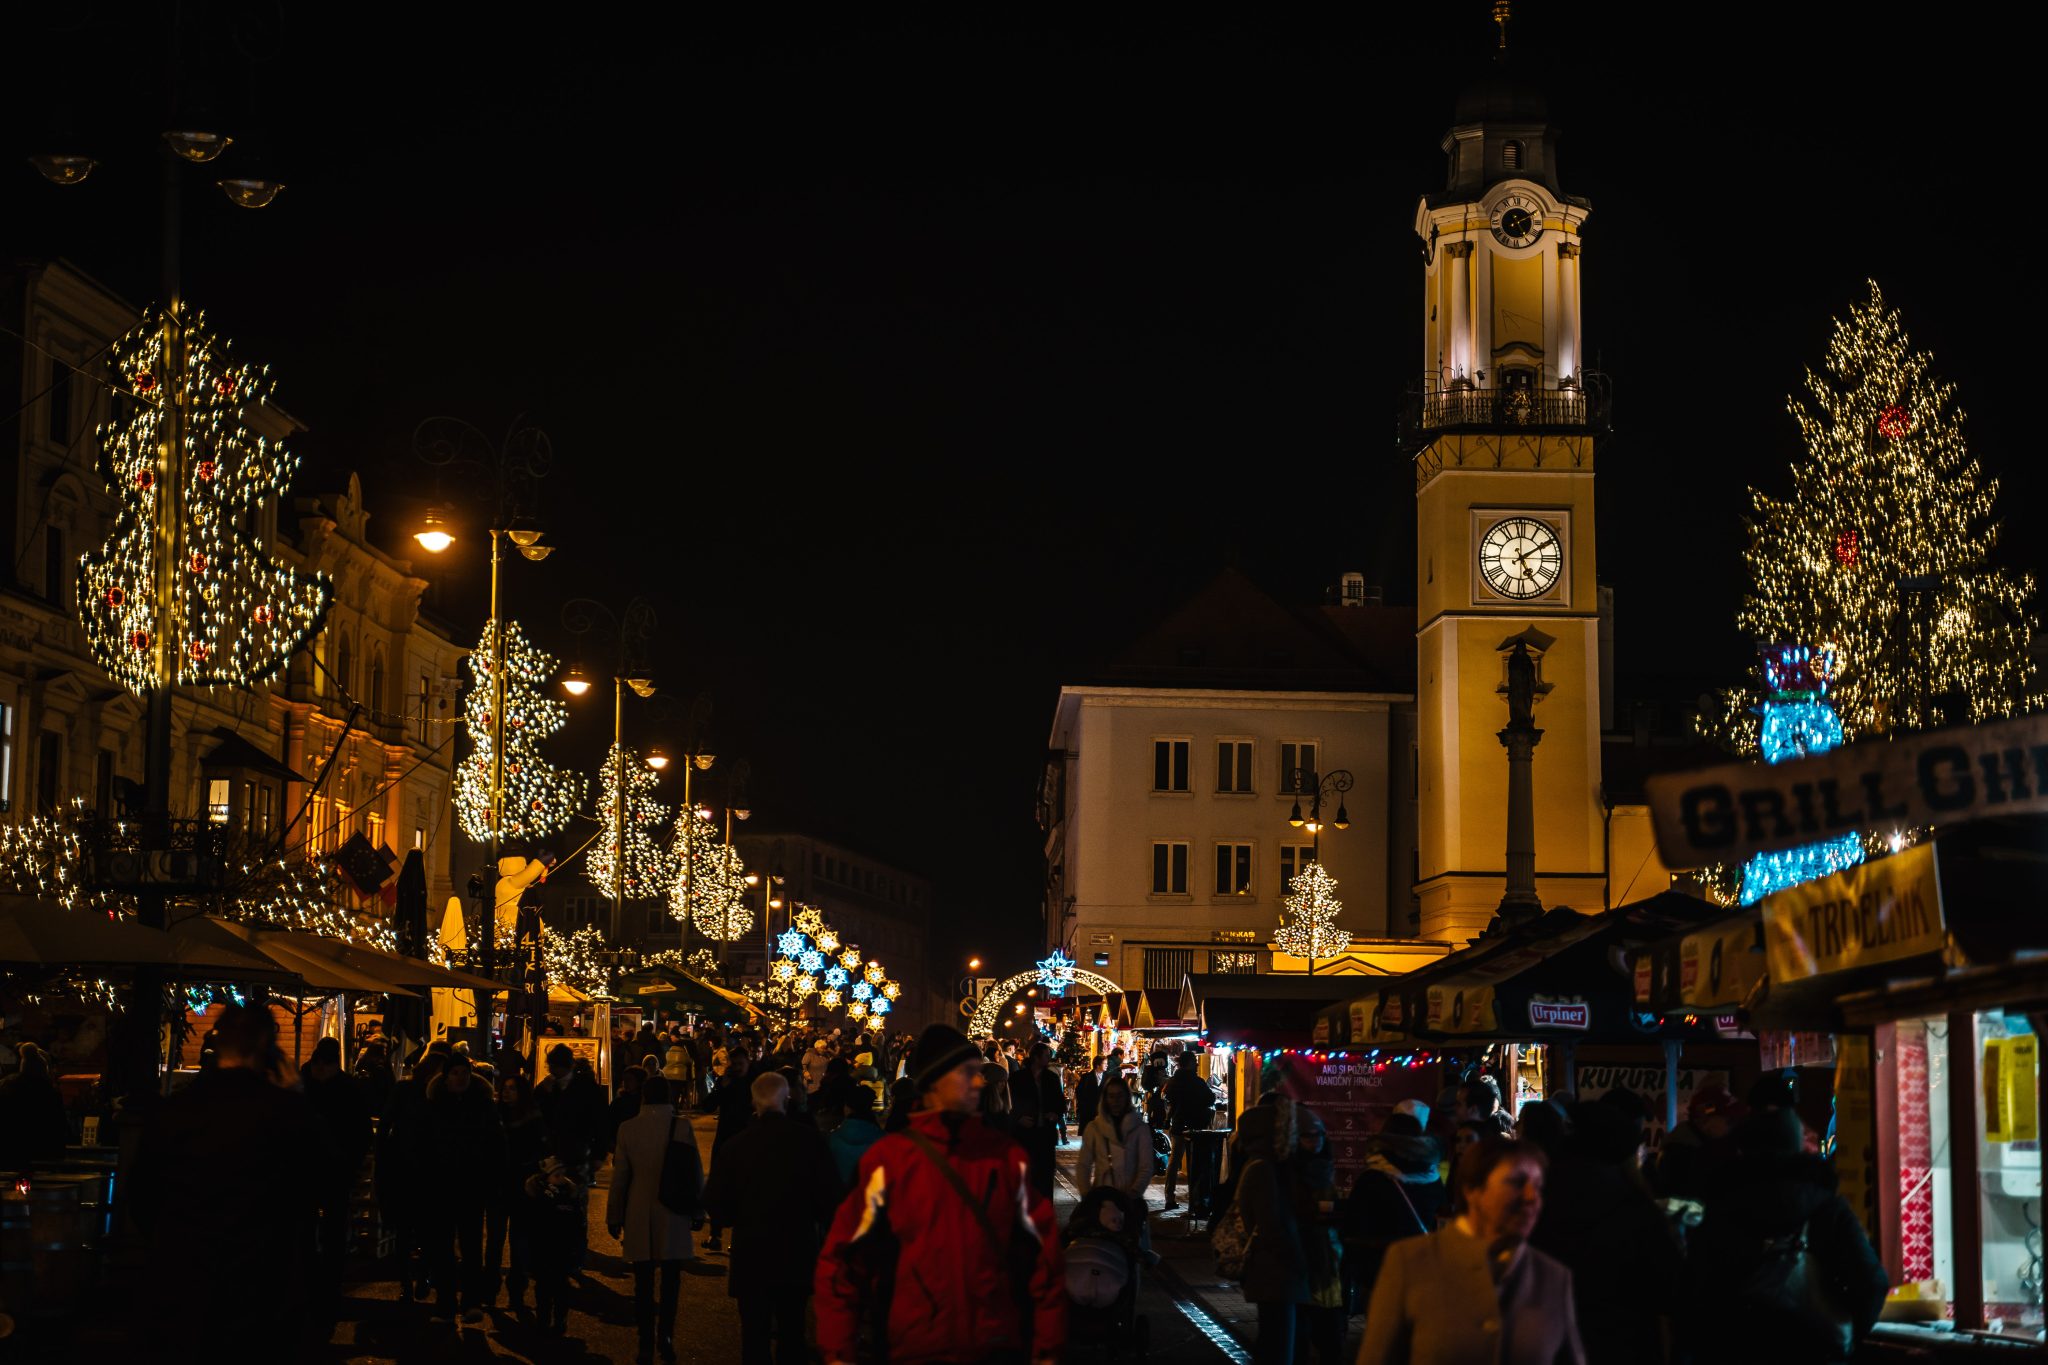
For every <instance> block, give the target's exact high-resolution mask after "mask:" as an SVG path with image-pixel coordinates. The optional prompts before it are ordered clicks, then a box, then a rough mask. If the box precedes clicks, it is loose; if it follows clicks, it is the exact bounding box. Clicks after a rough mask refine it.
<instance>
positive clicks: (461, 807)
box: [455, 621, 585, 844]
mask: <svg viewBox="0 0 2048 1365" xmlns="http://www.w3.org/2000/svg"><path fill="white" fill-rule="evenodd" d="M494 645H495V640H494V638H493V636H492V631H491V626H490V625H489V624H488V623H486V624H485V626H484V633H483V637H482V638H481V639H479V640H478V641H477V645H476V648H475V649H473V650H471V651H470V655H469V676H470V684H469V695H468V697H467V698H466V699H465V700H464V701H463V704H462V725H463V730H464V732H465V733H466V734H467V735H468V737H469V745H470V752H469V756H468V757H466V758H464V759H463V760H462V763H461V765H460V766H458V767H457V768H456V770H455V809H456V813H457V816H458V817H459V818H460V820H461V822H462V832H463V833H464V834H465V835H467V836H468V837H469V838H470V840H471V841H472V842H474V843H479V844H487V843H489V842H490V841H491V691H492V688H491V663H492V658H493V656H494V654H495V648H494ZM555 667H556V660H555V658H554V656H552V655H550V654H548V653H547V652H546V651H544V650H541V649H538V648H536V647H535V646H534V645H533V643H532V642H531V641H529V640H528V639H527V638H526V634H525V632H524V631H522V630H520V628H519V623H518V622H517V621H508V622H506V623H505V771H504V778H503V781H504V784H505V790H504V796H505V816H504V828H503V829H502V830H500V831H499V833H500V835H501V836H502V837H503V838H505V839H525V840H533V839H545V838H547V837H548V836H549V835H551V834H559V833H560V832H561V831H563V830H565V829H567V828H568V827H569V820H570V817H571V816H573V815H574V814H575V813H576V808H577V807H578V806H580V805H582V804H583V797H584V792H585V787H584V781H583V777H582V775H581V774H580V773H574V772H570V771H568V770H566V769H563V768H557V767H555V766H554V765H553V764H551V763H549V762H548V761H547V760H546V759H544V758H542V757H541V754H540V745H541V741H543V740H545V739H547V738H548V737H549V736H550V735H553V734H554V733H555V732H556V731H558V730H560V729H561V728H562V727H563V726H564V725H566V724H568V723H569V708H568V707H566V706H564V705H563V704H562V703H561V702H560V701H558V700H556V699H555V698H554V697H552V696H549V695H548V685H549V683H550V681H551V680H552V679H553V678H554V676H555Z"/></svg>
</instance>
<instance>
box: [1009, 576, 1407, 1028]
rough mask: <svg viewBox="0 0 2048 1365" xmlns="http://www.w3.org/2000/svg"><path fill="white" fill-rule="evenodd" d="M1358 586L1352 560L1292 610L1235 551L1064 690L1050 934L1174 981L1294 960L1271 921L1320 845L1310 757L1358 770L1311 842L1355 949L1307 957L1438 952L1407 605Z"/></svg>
mask: <svg viewBox="0 0 2048 1365" xmlns="http://www.w3.org/2000/svg"><path fill="white" fill-rule="evenodd" d="M1363 588H1364V584H1363V580H1362V579H1360V578H1358V577H1357V576H1356V575H1353V576H1350V577H1348V578H1347V580H1346V588H1345V591H1344V593H1343V594H1342V597H1343V601H1342V602H1341V603H1340V604H1338V605H1332V606H1318V607H1311V608H1305V609H1290V608H1288V607H1286V606H1284V605H1282V604H1281V603H1279V602H1277V601H1275V600H1274V599H1273V598H1272V597H1270V596H1268V595H1267V594H1265V593H1264V592H1262V591H1261V590H1260V589H1259V588H1257V587H1256V586H1254V585H1253V584H1252V583H1251V582H1250V580H1248V579H1246V578H1245V577H1244V576H1243V575H1242V574H1240V573H1238V572H1236V571H1234V570H1227V571H1225V572H1224V573H1223V574H1221V575H1220V576H1219V577H1218V578H1216V579H1215V580H1214V581H1213V582H1212V583H1211V584H1210V585H1209V586H1208V587H1207V588H1205V589H1204V590H1203V591H1202V592H1201V593H1199V594H1197V595H1196V596H1195V597H1194V598H1193V599H1191V600H1190V601H1189V602H1187V603H1186V604H1185V605H1184V606H1182V607H1181V608H1180V609H1179V610H1178V611H1176V612H1175V613H1174V614H1173V615H1171V616H1170V617H1169V618H1168V619H1167V620H1166V621H1165V622H1163V623H1162V624H1161V625H1159V626H1158V627H1157V628H1156V629H1154V630H1153V631H1152V632H1150V633H1149V634H1148V635H1146V636H1145V637H1144V638H1143V639H1141V640H1139V641H1138V642H1137V643H1136V644H1134V645H1133V646H1132V647H1131V648H1130V649H1129V650H1127V651H1126V652H1125V653H1124V654H1123V655H1122V656H1120V657H1119V658H1118V659H1117V660H1116V661H1115V662H1114V663H1113V664H1111V666H1110V667H1109V668H1108V669H1107V670H1105V672H1104V675H1103V677H1102V678H1101V680H1100V681H1099V682H1097V683H1094V684H1089V685H1082V686H1071V687H1063V688H1061V689H1060V697H1059V705H1058V709H1057V711H1056V713H1055V715H1054V718H1053V726H1052V735H1051V740H1050V752H1049V753H1048V755H1047V763H1046V772H1045V784H1044V789H1043V791H1042V793H1041V799H1040V824H1041V826H1042V827H1043V828H1044V830H1045V836H1046V841H1045V855H1046V870H1047V882H1046V886H1047V890H1046V895H1047V901H1046V928H1047V935H1048V938H1049V941H1050V942H1051V943H1052V944H1054V945H1055V946H1059V947H1063V948H1065V949H1066V951H1067V952H1069V953H1070V954H1072V955H1073V957H1074V958H1075V960H1076V961H1077V962H1078V963H1079V964H1080V965H1081V966H1083V967H1092V968H1093V969H1094V970H1096V971H1098V972H1101V973H1102V974H1104V975H1106V976H1109V977H1111V978H1113V979H1115V980H1116V981H1117V982H1119V983H1120V984H1122V985H1123V986H1125V987H1127V988H1140V987H1142V988H1145V989H1147V990H1148V991H1153V992H1163V993H1165V995H1164V998H1165V999H1174V998H1177V996H1178V992H1179V990H1180V985H1181V978H1182V977H1183V976H1185V975H1186V974H1188V973H1190V972H1194V973H1203V972H1263V971H1271V970H1274V969H1276V968H1278V969H1281V970H1295V971H1299V970H1303V969H1304V968H1305V967H1306V966H1307V964H1306V963H1305V962H1303V961H1302V960H1301V959H1298V958H1295V959H1289V958H1287V957H1286V956H1285V955H1283V954H1278V953H1276V952H1275V951H1274V949H1273V947H1272V938H1273V932H1274V930H1275V928H1276V927H1278V924H1279V922H1280V916H1281V904H1280V902H1281V896H1282V894H1283V893H1284V890H1285V886H1286V881H1287V879H1288V878H1289V877H1290V876H1292V875H1293V874H1294V872H1295V871H1296V870H1298V869H1299V868H1300V867H1301V865H1302V864H1303V863H1304V862H1306V861H1309V860H1310V859H1311V858H1312V857H1314V856H1315V853H1314V851H1313V850H1314V848H1315V845H1316V842H1317V841H1316V839H1315V838H1313V837H1312V836H1311V835H1310V834H1309V832H1308V831H1307V830H1306V829H1305V828H1297V827H1295V826H1293V825H1292V824H1290V822H1289V817H1290V815H1291V814H1292V813H1293V810H1294V807H1295V805H1296V802H1297V801H1300V803H1301V806H1302V812H1303V814H1304V815H1306V814H1308V813H1309V810H1310V806H1311V803H1310V801H1309V800H1307V799H1306V798H1302V797H1300V796H1299V795H1298V794H1297V792H1296V790H1295V785H1296V784H1295V779H1296V776H1297V774H1298V773H1299V771H1300V770H1304V769H1306V770H1310V771H1312V772H1314V773H1316V774H1317V775H1318V776H1319V777H1321V778H1323V779H1325V780H1327V779H1330V778H1332V777H1333V776H1334V775H1336V774H1338V773H1339V772H1343V773H1348V774H1349V775H1350V778H1351V787H1350V789H1349V791H1348V792H1345V793H1343V795H1342V797H1341V804H1342V805H1343V807H1344V814H1345V815H1347V816H1348V817H1349V819H1348V825H1349V827H1348V828H1346V829H1342V830H1339V829H1337V828H1335V823H1334V822H1335V820H1336V817H1337V813H1338V812H1337V806H1338V804H1339V800H1338V799H1334V798H1326V799H1325V802H1324V805H1323V818H1324V821H1325V827H1324V829H1323V831H1322V834H1321V851H1320V857H1321V861H1322V863H1323V865H1324V866H1325V867H1326V868H1327V869H1328V870H1329V871H1330V873H1331V875H1332V876H1334V877H1335V878H1336V879H1337V882H1338V887H1337V894H1338V896H1339V898H1340V899H1341V900H1342V901H1343V906H1344V908H1343V912H1342V914H1341V915H1340V917H1339V921H1338V922H1339V924H1340V926H1341V927H1342V928H1344V929H1346V930H1348V931H1349V932H1350V933H1351V934H1352V935H1353V938H1354V941H1355V943H1354V951H1353V953H1352V954H1349V955H1345V956H1343V957H1340V958H1339V959H1337V960H1334V961H1319V962H1318V964H1317V967H1316V969H1317V970H1318V971H1331V970H1336V971H1346V970H1348V971H1359V970H1371V969H1373V968H1374V967H1377V968H1382V969H1383V968H1386V967H1392V968H1393V969H1395V970H1401V969H1404V968H1405V966H1406V965H1408V964H1407V963H1406V962H1405V960H1404V959H1405V958H1407V957H1408V956H1410V955H1412V954H1415V953H1423V954H1426V955H1427V956H1428V957H1434V956H1436V955H1437V954H1438V953H1440V952H1441V951H1442V949H1441V947H1440V946H1432V945H1425V944H1420V943H1416V942H1414V941H1413V940H1412V938H1411V937H1410V936H1411V935H1412V934H1413V933H1414V898H1413V893H1412V887H1413V885H1414V881H1415V849H1416V839H1415V789H1414V772H1415V687H1414V681H1413V668H1414V657H1415V655H1414V613H1413V611H1412V610H1411V609H1409V608H1406V607H1392V608H1390V607H1385V606H1381V605H1378V604H1377V603H1376V602H1368V601H1367V600H1366V594H1365V592H1364V591H1363ZM1397 939H1398V940H1404V941H1403V942H1399V943H1394V942H1389V940H1397ZM1368 963H1371V964H1372V967H1368V966H1367V964H1368ZM1154 999H1155V1000H1158V999H1161V997H1160V996H1157V995H1155V996H1154Z"/></svg>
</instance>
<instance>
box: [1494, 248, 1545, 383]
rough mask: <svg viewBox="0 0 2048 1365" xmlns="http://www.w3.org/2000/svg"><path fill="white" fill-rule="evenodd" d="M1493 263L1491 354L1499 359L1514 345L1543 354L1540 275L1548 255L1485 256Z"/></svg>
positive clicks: (1541, 277) (1541, 279) (1541, 285)
mask: <svg viewBox="0 0 2048 1365" xmlns="http://www.w3.org/2000/svg"><path fill="white" fill-rule="evenodd" d="M1487 259H1488V260H1490V261H1491V262H1493V353H1494V354H1495V355H1496V356H1498V355H1500V354H1501V353H1502V352H1503V351H1505V350H1507V349H1508V348H1509V347H1510V346H1513V345H1516V344H1517V343H1519V344H1521V345H1522V346H1524V347H1526V348H1527V349H1528V350H1530V351H1532V352H1534V353H1535V354H1536V355H1537V356H1539V357H1540V356H1541V355H1542V354H1543V273H1544V268H1545V266H1546V265H1547V263H1548V261H1549V259H1550V258H1549V256H1548V254H1547V253H1546V254H1544V255H1540V256H1525V257H1523V258H1521V259H1520V260H1517V259H1515V258H1513V257H1510V256H1497V255H1494V254H1492V253H1490V252H1489V253H1488V254H1487Z"/></svg>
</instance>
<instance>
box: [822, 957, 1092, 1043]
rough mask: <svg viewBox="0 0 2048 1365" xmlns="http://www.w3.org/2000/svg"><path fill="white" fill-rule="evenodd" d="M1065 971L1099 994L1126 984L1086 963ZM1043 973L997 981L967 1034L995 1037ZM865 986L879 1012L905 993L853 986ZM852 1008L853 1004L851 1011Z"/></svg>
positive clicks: (888, 985) (887, 985)
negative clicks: (1018, 997)
mask: <svg viewBox="0 0 2048 1365" xmlns="http://www.w3.org/2000/svg"><path fill="white" fill-rule="evenodd" d="M1055 955H1056V956H1065V954H1063V953H1056V954H1055ZM1062 973H1063V974H1064V975H1066V976H1067V984H1068V985H1070V986H1074V985H1079V986H1083V987H1086V988H1087V989H1088V990H1091V991H1093V992H1095V993H1096V994H1097V995H1101V996H1111V995H1115V994H1117V993H1118V992H1120V991H1122V990H1123V987H1122V986H1119V985H1118V984H1117V983H1116V982H1114V981H1112V980H1110V979H1109V978H1108V977H1106V976H1103V975H1101V974H1100V973H1098V972H1091V971H1089V970H1088V969H1087V968H1085V967H1073V966H1069V967H1067V968H1064V969H1062ZM1039 976H1040V969H1039V968H1033V969H1032V970H1031V971H1028V972H1018V973H1017V974H1016V975H1015V976H1012V977H1009V978H1007V979H1005V980H1003V981H1000V982H998V983H996V985H995V986H994V988H992V989H991V990H990V991H989V992H988V993H987V994H986V995H984V996H982V997H981V1003H980V1004H979V1005H976V1006H975V1007H974V1013H973V1014H972V1015H970V1016H968V1020H967V1036H968V1037H969V1038H992V1037H994V1036H995V1031H996V1021H997V1020H998V1019H1000V1018H1002V1016H1003V1012H1004V1010H1006V1009H1007V1008H1009V1005H1010V1002H1011V1001H1012V1000H1013V999H1014V998H1015V997H1016V994H1017V992H1018V991H1021V990H1023V989H1025V988H1026V987H1027V986H1034V985H1042V984H1043V982H1041V981H1040V980H1039ZM862 987H866V988H867V990H868V992H869V994H868V997H867V999H868V1000H869V1002H870V1006H871V1007H872V1006H874V1005H879V1006H881V1008H880V1009H879V1010H876V1011H875V1012H876V1013H879V1014H887V1013H888V1012H889V1010H890V1008H892V1002H893V1001H895V1000H896V998H897V997H898V995H900V994H901V987H899V986H897V984H896V983H895V982H894V981H885V982H883V983H882V987H881V989H880V990H876V989H875V988H874V987H872V986H868V984H867V983H866V982H865V981H863V982H861V983H860V984H859V985H857V986H855V987H854V988H853V991H854V994H855V995H859V994H860V992H861V989H862ZM851 1012H852V1011H851V1009H850V1008H849V1010H848V1013H851Z"/></svg>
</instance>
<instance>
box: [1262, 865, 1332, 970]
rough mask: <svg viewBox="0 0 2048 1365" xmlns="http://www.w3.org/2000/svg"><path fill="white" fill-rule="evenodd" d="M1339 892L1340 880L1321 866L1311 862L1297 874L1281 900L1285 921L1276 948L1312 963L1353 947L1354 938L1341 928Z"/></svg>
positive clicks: (1275, 941) (1277, 933) (1281, 926)
mask: <svg viewBox="0 0 2048 1365" xmlns="http://www.w3.org/2000/svg"><path fill="white" fill-rule="evenodd" d="M1336 892H1337V879H1336V878H1335V877H1332V876H1331V875H1330V874H1329V871H1328V870H1327V869H1326V868H1324V866H1323V865H1322V864H1321V863H1310V864H1309V865H1308V866H1306V867H1304V868H1302V869H1301V871H1299V872H1297V873H1295V874H1294V876H1293V877H1292V878H1291V879H1289V881H1288V883H1287V894H1286V895H1285V896H1282V897H1281V898H1280V908H1281V911H1282V912H1283V914H1284V915H1285V918H1284V919H1283V920H1282V921H1281V923H1280V928H1279V931H1278V932H1276V933H1275V934H1274V935H1273V942H1274V944H1275V946H1277V947H1278V948H1279V949H1280V951H1281V952H1283V953H1288V954H1290V955H1292V956H1294V957H1305V958H1307V959H1308V960H1309V961H1310V962H1311V963H1313V962H1314V961H1315V960H1316V959H1317V958H1319V957H1329V956H1331V955H1333V954H1335V953H1341V952H1343V951H1344V950H1345V949H1346V948H1349V947H1350V946H1351V935H1350V934H1349V933H1347V932H1345V931H1344V930H1342V929H1339V928H1338V927H1337V916H1338V914H1339V913H1340V912H1341V911H1342V910H1343V909H1344V902H1342V901H1340V900H1338V899H1337V895H1336Z"/></svg>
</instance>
